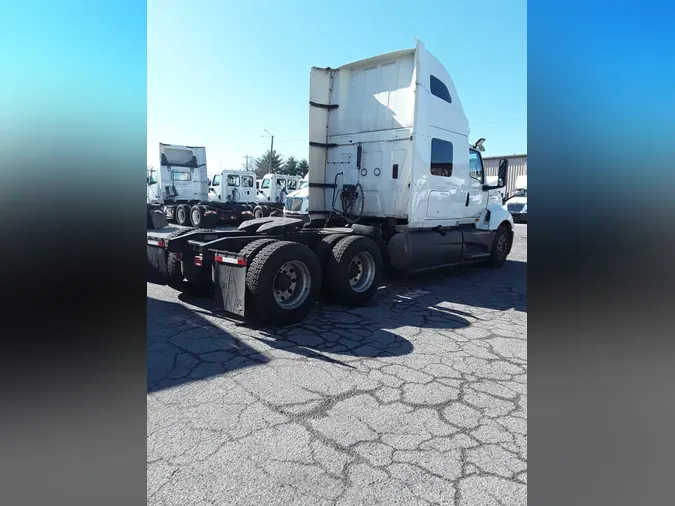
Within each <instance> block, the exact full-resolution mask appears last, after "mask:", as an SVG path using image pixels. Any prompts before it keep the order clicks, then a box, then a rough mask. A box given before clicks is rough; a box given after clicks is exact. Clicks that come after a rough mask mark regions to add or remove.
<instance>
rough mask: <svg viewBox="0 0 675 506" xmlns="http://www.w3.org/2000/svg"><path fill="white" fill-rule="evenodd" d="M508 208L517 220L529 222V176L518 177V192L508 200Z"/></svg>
mask: <svg viewBox="0 0 675 506" xmlns="http://www.w3.org/2000/svg"><path fill="white" fill-rule="evenodd" d="M506 209H507V210H508V211H509V213H511V216H513V220H514V221H515V222H524V223H527V176H518V177H517V178H516V192H515V193H514V194H513V195H512V196H510V197H509V198H508V200H507V201H506Z"/></svg>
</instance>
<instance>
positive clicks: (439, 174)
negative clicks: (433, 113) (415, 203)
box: [426, 127, 468, 225]
mask: <svg viewBox="0 0 675 506" xmlns="http://www.w3.org/2000/svg"><path fill="white" fill-rule="evenodd" d="M432 132H433V135H434V136H433V137H432V138H431V141H430V142H431V151H430V153H431V166H430V169H429V175H428V176H427V179H426V184H427V191H428V195H429V201H428V203H427V216H426V219H427V220H439V221H440V220H443V221H446V222H447V221H450V222H451V223H449V224H451V225H456V224H458V223H459V222H460V221H461V220H462V218H463V217H464V207H465V203H466V189H465V185H466V179H467V177H468V163H467V159H466V148H464V150H462V147H463V145H464V146H465V145H466V141H465V140H464V139H462V138H460V136H458V135H453V134H452V133H450V132H445V131H443V130H442V129H440V128H439V129H437V128H434V127H432Z"/></svg>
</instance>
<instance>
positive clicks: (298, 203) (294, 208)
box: [291, 198, 302, 212]
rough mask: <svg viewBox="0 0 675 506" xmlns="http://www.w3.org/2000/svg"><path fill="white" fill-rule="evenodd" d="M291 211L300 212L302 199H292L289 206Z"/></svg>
mask: <svg viewBox="0 0 675 506" xmlns="http://www.w3.org/2000/svg"><path fill="white" fill-rule="evenodd" d="M291 211H294V212H300V211H302V199H299V198H295V199H293V204H292V205H291Z"/></svg>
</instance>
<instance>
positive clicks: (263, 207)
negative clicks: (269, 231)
mask: <svg viewBox="0 0 675 506" xmlns="http://www.w3.org/2000/svg"><path fill="white" fill-rule="evenodd" d="M262 210H263V218H267V217H268V216H269V215H270V208H269V207H268V206H262Z"/></svg>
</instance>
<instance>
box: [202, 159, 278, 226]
mask: <svg viewBox="0 0 675 506" xmlns="http://www.w3.org/2000/svg"><path fill="white" fill-rule="evenodd" d="M256 182H257V179H256V175H255V172H252V171H244V170H223V171H221V172H220V174H216V175H214V176H213V180H212V181H211V184H210V187H209V202H219V203H225V204H232V203H237V204H241V205H242V206H243V207H244V208H245V209H246V211H248V212H250V213H252V216H253V217H256V218H262V217H265V216H281V215H282V213H283V204H282V203H280V202H273V201H270V200H269V199H268V198H267V197H266V196H265V195H264V194H263V193H262V192H260V190H258V189H257V188H256Z"/></svg>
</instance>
